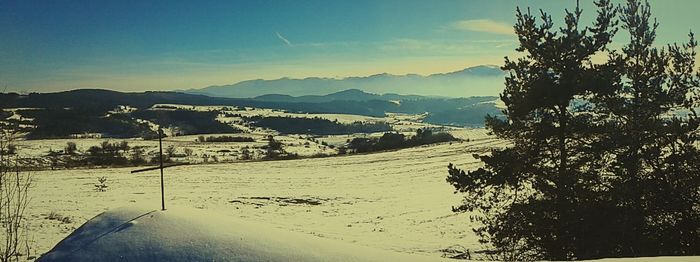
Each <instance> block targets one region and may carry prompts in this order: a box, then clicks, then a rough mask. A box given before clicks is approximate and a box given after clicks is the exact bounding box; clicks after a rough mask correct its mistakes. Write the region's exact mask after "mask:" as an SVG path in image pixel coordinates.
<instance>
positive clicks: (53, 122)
mask: <svg viewBox="0 0 700 262" xmlns="http://www.w3.org/2000/svg"><path fill="white" fill-rule="evenodd" d="M18 113H19V114H20V115H22V117H25V118H32V119H33V120H32V121H31V122H27V124H31V125H34V126H35V128H32V129H28V130H27V131H28V134H27V136H26V138H27V139H46V138H68V137H71V136H72V135H80V134H85V133H100V134H101V135H102V136H103V137H111V138H134V137H140V138H144V139H153V138H157V137H158V134H157V132H155V131H153V130H152V129H151V127H150V126H149V124H148V123H146V122H143V121H138V120H137V119H144V120H148V121H151V122H154V123H156V124H158V125H160V126H163V127H170V128H173V129H174V130H175V131H176V133H177V135H189V134H212V133H238V132H241V130H239V129H236V128H234V127H231V126H229V125H227V124H224V123H221V122H219V121H217V120H216V117H217V115H218V112H217V111H206V112H202V111H190V110H137V111H135V112H130V113H127V112H123V113H109V111H99V110H96V108H91V107H87V108H83V107H78V108H53V109H25V110H19V111H18Z"/></svg>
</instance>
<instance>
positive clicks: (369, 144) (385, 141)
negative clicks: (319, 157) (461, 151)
mask: <svg viewBox="0 0 700 262" xmlns="http://www.w3.org/2000/svg"><path fill="white" fill-rule="evenodd" d="M457 140H458V139H456V138H455V137H453V136H452V135H450V134H449V133H441V132H440V133H433V131H432V130H430V129H418V130H416V135H415V136H412V137H410V138H406V136H405V135H404V134H401V133H384V135H382V136H381V137H379V138H368V137H356V138H353V139H352V140H350V142H348V149H351V150H353V151H354V152H356V153H365V152H373V151H382V150H389V149H399V148H408V147H414V146H420V145H427V144H434V143H442V142H451V141H457Z"/></svg>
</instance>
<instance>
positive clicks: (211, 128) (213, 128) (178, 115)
mask: <svg viewBox="0 0 700 262" xmlns="http://www.w3.org/2000/svg"><path fill="white" fill-rule="evenodd" d="M130 115H131V116H132V117H134V118H138V119H145V120H148V121H151V122H153V123H156V124H158V125H160V126H166V127H174V128H175V129H176V131H177V134H178V135H192V134H216V133H240V132H242V131H241V130H240V129H237V128H234V127H232V126H230V125H228V124H225V123H221V122H219V121H217V120H216V117H217V116H218V115H219V111H192V110H179V109H178V110H138V111H136V112H133V113H131V114H130Z"/></svg>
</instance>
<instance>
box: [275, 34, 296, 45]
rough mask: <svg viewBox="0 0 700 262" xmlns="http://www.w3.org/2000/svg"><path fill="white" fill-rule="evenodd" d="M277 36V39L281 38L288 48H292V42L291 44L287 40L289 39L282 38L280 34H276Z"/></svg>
mask: <svg viewBox="0 0 700 262" xmlns="http://www.w3.org/2000/svg"><path fill="white" fill-rule="evenodd" d="M275 34H276V35H277V38H279V39H280V40H282V42H284V44H286V45H287V46H292V42H289V40H287V38H285V37H284V36H282V35H281V34H280V33H279V32H275Z"/></svg>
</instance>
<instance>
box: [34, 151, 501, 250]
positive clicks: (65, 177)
mask: <svg viewBox="0 0 700 262" xmlns="http://www.w3.org/2000/svg"><path fill="white" fill-rule="evenodd" d="M499 143H500V142H498V141H495V140H491V141H490V142H487V141H477V142H463V143H452V144H449V143H445V144H440V145H435V146H422V147H416V148H410V149H402V150H397V151H391V152H383V153H376V154H361V155H350V156H338V157H326V158H313V159H300V160H285V161H260V162H236V163H227V164H208V165H192V166H180V167H174V168H169V169H166V170H165V196H166V202H167V203H166V204H167V205H168V206H173V207H176V206H181V207H191V208H199V209H205V210H208V211H212V212H216V213H219V214H222V215H224V216H228V217H231V219H242V220H247V221H257V222H259V223H264V224H267V225H269V226H270V227H273V228H278V229H282V230H286V231H296V232H300V233H303V234H307V235H313V236H316V237H322V238H323V239H333V240H338V241H344V242H348V243H354V244H356V245H362V246H367V247H373V248H378V249H382V250H391V251H396V252H401V253H412V254H423V255H429V256H432V257H440V256H441V255H442V254H443V253H442V252H441V251H440V250H441V249H445V248H448V247H450V246H454V245H461V246H464V247H466V248H469V249H470V250H472V251H475V250H481V249H483V246H481V245H480V244H479V243H478V242H477V239H476V237H475V236H474V235H473V233H472V232H471V228H472V225H471V223H470V222H469V214H455V213H453V212H452V211H451V207H452V206H454V205H458V204H459V203H460V202H461V201H462V199H461V196H459V195H455V194H453V193H452V192H453V190H454V189H453V188H452V187H451V186H450V185H449V184H447V183H446V182H445V177H446V176H447V163H450V162H452V163H456V164H458V165H459V166H460V167H467V168H468V167H476V166H477V165H478V161H476V160H475V159H473V158H472V157H471V154H472V152H484V151H485V150H486V149H487V148H489V147H491V146H494V145H497V144H499ZM132 169H136V168H112V169H75V170H55V171H49V170H47V171H41V172H35V173H34V175H35V177H34V182H35V183H34V187H33V188H32V192H31V194H32V196H33V200H32V202H31V206H30V207H29V209H28V210H27V215H28V221H29V223H30V227H31V228H30V231H31V232H32V234H33V236H32V238H34V240H35V241H36V243H35V246H36V248H37V250H36V251H37V252H38V253H39V254H41V253H44V252H46V251H47V250H49V249H50V248H51V247H52V246H54V245H55V244H56V243H57V242H58V241H60V240H61V239H62V238H64V237H65V236H67V235H68V234H70V233H71V232H72V231H73V230H75V229H76V228H77V227H78V226H80V225H81V224H82V223H84V222H85V221H87V220H88V219H90V218H92V217H93V216H95V215H96V214H99V213H101V212H103V211H106V210H110V209H113V208H116V207H119V206H123V205H125V204H130V203H135V204H145V205H149V206H151V207H152V208H158V207H160V183H159V173H158V172H157V171H152V172H146V173H139V174H130V173H129V172H130V171H131V170H132ZM102 176H104V177H106V178H107V185H108V188H107V191H106V192H96V191H95V190H94V185H95V184H96V183H98V182H97V178H98V177H102ZM51 212H53V213H56V214H60V215H61V216H65V217H68V218H69V219H68V221H64V222H61V221H57V220H49V219H47V217H48V214H49V213H51Z"/></svg>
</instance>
